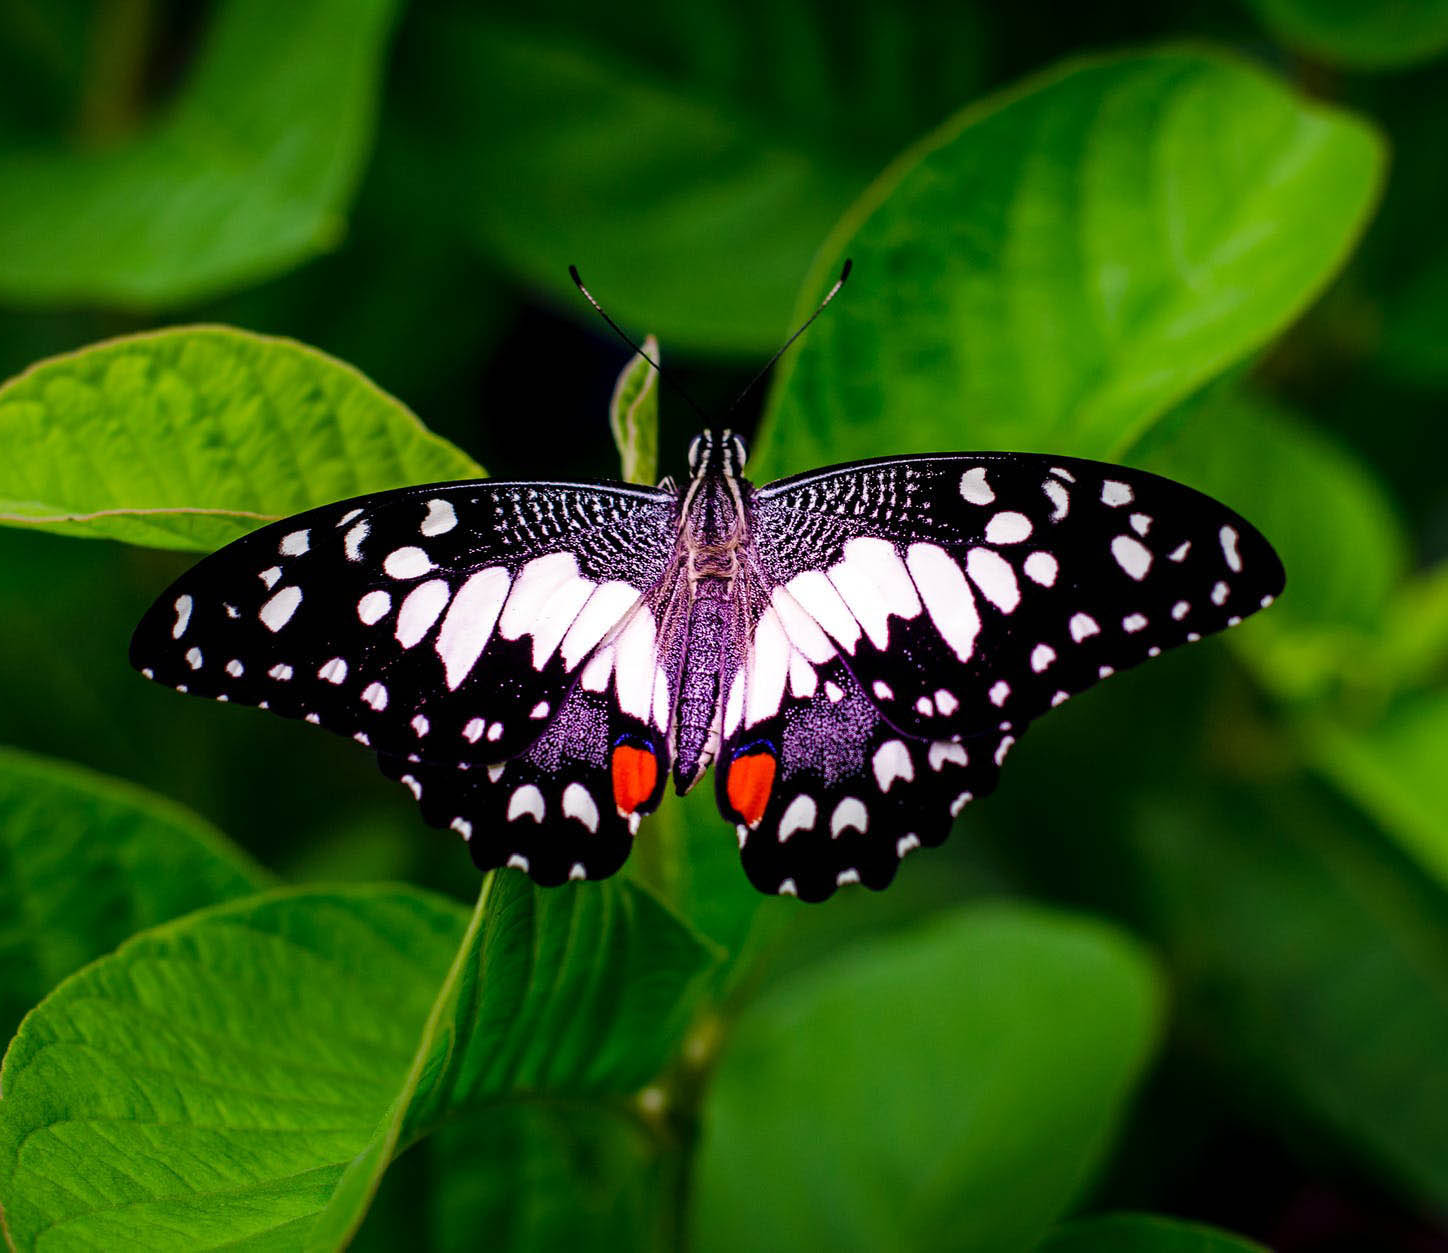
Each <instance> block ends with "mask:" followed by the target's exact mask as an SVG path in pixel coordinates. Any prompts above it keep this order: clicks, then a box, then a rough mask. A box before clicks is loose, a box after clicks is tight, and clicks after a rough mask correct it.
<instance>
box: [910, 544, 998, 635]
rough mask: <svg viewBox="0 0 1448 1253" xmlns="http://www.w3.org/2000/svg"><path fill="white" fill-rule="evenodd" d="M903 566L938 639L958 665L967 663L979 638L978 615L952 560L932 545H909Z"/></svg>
mask: <svg viewBox="0 0 1448 1253" xmlns="http://www.w3.org/2000/svg"><path fill="white" fill-rule="evenodd" d="M905 564H906V566H907V567H908V568H909V571H910V576H911V577H912V578H913V579H914V580H915V586H916V587H917V588H918V589H919V591H920V598H921V599H922V600H923V601H924V602H925V611H926V612H927V613H928V614H929V615H930V621H931V623H932V624H933V625H934V627H935V629H936V630H937V631H938V632H939V633H940V638H941V639H943V640H944V641H945V642H946V643H947V644H948V645H949V646H950V649H951V651H952V652H953V653H954V654H955V655H956V656H957V657H958V658H960V660H961V661H969V660H970V657H971V654H972V653H974V651H975V640H976V636H978V635H979V634H980V613H979V611H978V610H977V609H976V607H975V593H974V592H972V591H971V590H970V584H969V583H967V582H966V581H965V575H964V574H962V573H961V571H960V567H959V566H958V565H957V564H956V562H955V559H954V558H953V557H951V555H950V554H949V553H947V552H946V551H945V549H943V548H941V547H939V546H938V545H936V544H911V545H910V547H909V549H908V550H907V551H906V553H905Z"/></svg>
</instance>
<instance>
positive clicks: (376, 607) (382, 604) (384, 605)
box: [357, 592, 392, 626]
mask: <svg viewBox="0 0 1448 1253" xmlns="http://www.w3.org/2000/svg"><path fill="white" fill-rule="evenodd" d="M391 608H392V597H391V596H389V595H388V594H387V593H386V592H368V593H367V594H366V595H365V596H364V597H362V599H361V600H359V601H358V602H357V616H358V617H359V618H361V619H362V621H363V622H365V623H366V624H367V625H368V626H374V625H375V624H376V623H378V622H380V621H381V620H382V619H383V618H384V617H385V616H386V614H387V611H388V610H389V609H391Z"/></svg>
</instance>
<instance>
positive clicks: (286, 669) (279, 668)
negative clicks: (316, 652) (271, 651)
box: [267, 661, 292, 683]
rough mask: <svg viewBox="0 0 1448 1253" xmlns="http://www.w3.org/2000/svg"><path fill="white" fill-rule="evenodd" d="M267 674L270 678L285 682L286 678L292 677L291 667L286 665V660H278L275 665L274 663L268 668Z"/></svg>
mask: <svg viewBox="0 0 1448 1253" xmlns="http://www.w3.org/2000/svg"><path fill="white" fill-rule="evenodd" d="M267 674H269V675H270V676H271V677H272V678H274V679H276V680H277V681H278V682H281V683H285V682H286V681H287V680H288V679H290V678H291V677H292V668H291V666H289V665H287V664H286V662H284V661H279V662H277V664H276V665H274V666H273V667H272V668H271V669H270V670H268V671H267Z"/></svg>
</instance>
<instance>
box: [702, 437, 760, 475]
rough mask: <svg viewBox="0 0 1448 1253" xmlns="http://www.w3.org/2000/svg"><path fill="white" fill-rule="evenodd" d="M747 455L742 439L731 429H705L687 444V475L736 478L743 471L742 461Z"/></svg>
mask: <svg viewBox="0 0 1448 1253" xmlns="http://www.w3.org/2000/svg"><path fill="white" fill-rule="evenodd" d="M748 455H749V454H748V452H747V450H746V449H745V447H744V441H743V439H741V438H740V437H739V436H738V435H736V434H734V432H733V431H731V430H728V429H725V430H723V431H719V432H715V431H711V430H706V431H704V432H703V433H702V434H699V435H696V436H694V439H693V441H692V442H691V443H690V444H689V475H690V477H692V478H696V479H697V478H702V477H703V476H704V475H705V474H722V475H724V476H725V477H726V478H731V479H735V478H738V477H739V476H740V475H742V474H743V473H744V462H745V460H746V459H747V458H748Z"/></svg>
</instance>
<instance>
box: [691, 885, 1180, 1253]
mask: <svg viewBox="0 0 1448 1253" xmlns="http://www.w3.org/2000/svg"><path fill="white" fill-rule="evenodd" d="M1160 1012H1161V1005H1160V989H1159V986H1158V984H1157V982H1156V976H1155V972H1154V970H1153V967H1152V965H1151V964H1150V962H1148V961H1147V959H1146V958H1145V957H1144V956H1143V955H1142V953H1141V952H1140V950H1139V949H1137V948H1136V946H1135V945H1133V944H1132V943H1130V942H1129V941H1128V940H1127V939H1126V938H1125V937H1123V936H1122V935H1120V934H1119V933H1117V932H1115V931H1112V930H1110V929H1109V928H1107V927H1105V926H1103V925H1100V924H1098V923H1092V922H1086V921H1082V920H1077V919H1071V918H1066V917H1062V916H1058V915H1054V914H1049V913H1045V912H1043V911H1038V910H1028V909H1024V908H1012V907H1003V906H992V907H979V908H974V909H966V910H959V911H956V912H953V913H949V914H946V915H943V916H940V917H937V918H936V919H935V920H933V921H932V922H930V923H928V924H926V925H922V926H919V927H917V928H915V929H914V930H911V931H907V932H904V933H901V934H897V935H894V936H890V937H887V938H881V939H877V940H875V941H874V942H872V943H870V944H861V945H858V946H856V947H855V948H854V949H852V950H846V951H845V952H842V953H840V954H839V955H838V956H837V958H836V959H835V960H833V961H829V962H825V963H821V964H819V965H817V966H815V967H812V968H808V969H806V970H805V971H803V972H801V973H799V974H797V975H795V976H794V977H792V978H790V979H788V980H785V981H783V982H781V983H780V984H778V985H777V986H776V987H775V988H774V989H773V990H772V991H771V992H770V993H769V994H768V995H767V996H766V997H764V998H762V999H761V1000H759V1001H758V1002H756V1003H755V1004H754V1005H752V1006H751V1007H750V1008H748V1009H747V1010H746V1011H745V1013H744V1015H743V1017H741V1019H740V1020H739V1022H738V1023H737V1025H736V1026H735V1027H734V1029H733V1031H732V1034H731V1036H730V1037H729V1038H728V1040H727V1041H726V1044H725V1052H724V1055H723V1059H722V1061H721V1063H720V1066H719V1069H718V1072H717V1073H716V1075H715V1077H714V1081H713V1087H712V1089H711V1091H710V1094H709V1098H708V1103H707V1106H706V1108H705V1125H704V1131H703V1141H702V1145H701V1148H700V1156H699V1166H698V1179H697V1182H696V1191H697V1206H696V1213H695V1222H694V1239H695V1243H696V1246H697V1247H698V1248H700V1249H701V1250H704V1251H705V1253H708V1251H710V1250H716V1249H740V1248H750V1249H761V1250H762V1249H775V1248H777V1249H799V1248H830V1249H837V1250H849V1249H868V1250H872V1251H873V1253H882V1251H889V1250H908V1249H937V1248H947V1247H948V1248H951V1249H956V1250H971V1249H980V1250H990V1251H991V1253H1008V1251H1009V1250H1013V1249H1027V1248H1029V1247H1031V1245H1032V1244H1033V1243H1034V1241H1035V1240H1036V1239H1038V1238H1039V1237H1040V1236H1041V1235H1043V1234H1044V1233H1045V1231H1046V1229H1047V1228H1048V1227H1049V1226H1050V1224H1051V1222H1052V1221H1053V1220H1054V1219H1055V1218H1056V1217H1057V1216H1058V1215H1059V1214H1060V1213H1061V1211H1062V1210H1063V1209H1064V1208H1065V1207H1066V1206H1067V1205H1068V1204H1069V1203H1070V1201H1071V1200H1072V1199H1073V1198H1074V1197H1075V1196H1076V1195H1077V1193H1078V1192H1079V1190H1080V1188H1081V1186H1082V1185H1083V1183H1084V1182H1085V1181H1086V1179H1087V1178H1088V1177H1089V1175H1090V1173H1091V1171H1092V1170H1093V1168H1094V1167H1095V1166H1096V1165H1097V1164H1098V1163H1099V1161H1100V1160H1101V1157H1102V1155H1103V1152H1104V1150H1105V1148H1106V1144H1107V1141H1108V1139H1109V1137H1110V1134H1111V1130H1112V1128H1113V1126H1114V1124H1115V1122H1116V1120H1117V1118H1118V1117H1119V1115H1120V1112H1121V1107H1122V1103H1123V1101H1124V1100H1125V1098H1126V1096H1127V1094H1128V1092H1129V1091H1130V1088H1131V1086H1132V1083H1133V1081H1134V1080H1135V1079H1136V1077H1137V1076H1138V1075H1139V1074H1140V1072H1141V1069H1142V1066H1143V1064H1144V1063H1145V1061H1146V1059H1147V1057H1148V1055H1149V1054H1150V1052H1151V1048H1152V1044H1153V1042H1154V1038H1155V1035H1156V1030H1157V1023H1158V1018H1159V1015H1160Z"/></svg>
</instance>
